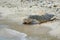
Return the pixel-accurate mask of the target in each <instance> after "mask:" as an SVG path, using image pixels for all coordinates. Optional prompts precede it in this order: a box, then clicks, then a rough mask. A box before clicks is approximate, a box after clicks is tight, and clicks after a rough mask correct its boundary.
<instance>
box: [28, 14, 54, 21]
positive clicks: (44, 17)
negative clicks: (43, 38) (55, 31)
mask: <svg viewBox="0 0 60 40" xmlns="http://www.w3.org/2000/svg"><path fill="white" fill-rule="evenodd" d="M53 17H54V15H53V14H45V15H41V16H39V15H30V16H29V18H30V19H36V20H38V21H40V22H44V21H50V20H52V19H51V18H53Z"/></svg>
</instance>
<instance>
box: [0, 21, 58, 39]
mask: <svg viewBox="0 0 60 40" xmlns="http://www.w3.org/2000/svg"><path fill="white" fill-rule="evenodd" d="M2 25H7V26H3V27H2V28H10V29H13V30H17V31H19V32H23V33H26V34H27V37H26V40H59V39H57V38H56V37H52V36H50V35H49V34H48V32H49V31H50V30H51V29H50V28H49V27H44V26H40V25H39V24H36V25H23V24H22V25H19V24H18V23H16V22H10V21H7V20H0V26H2ZM0 39H2V40H4V39H6V38H4V39H3V38H0ZM6 40H9V39H6ZM10 40H12V39H11V38H10ZM13 40H16V39H15V38H13ZM17 40H19V39H17Z"/></svg>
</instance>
